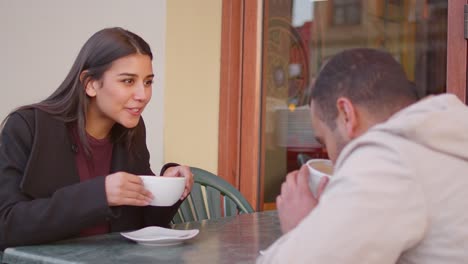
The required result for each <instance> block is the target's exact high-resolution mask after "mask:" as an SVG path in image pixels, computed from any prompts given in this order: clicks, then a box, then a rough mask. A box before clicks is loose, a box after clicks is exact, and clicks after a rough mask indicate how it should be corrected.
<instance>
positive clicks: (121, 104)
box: [86, 53, 154, 137]
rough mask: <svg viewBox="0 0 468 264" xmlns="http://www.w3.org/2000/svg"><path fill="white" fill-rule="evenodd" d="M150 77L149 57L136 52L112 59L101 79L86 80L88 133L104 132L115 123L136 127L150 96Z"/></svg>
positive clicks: (151, 79) (99, 135) (151, 75)
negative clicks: (88, 99)
mask: <svg viewBox="0 0 468 264" xmlns="http://www.w3.org/2000/svg"><path fill="white" fill-rule="evenodd" d="M153 77H154V74H153V67H152V65H151V58H150V57H149V56H147V55H142V54H138V53H136V54H132V55H128V56H125V57H122V58H120V59H118V60H115V61H114V62H113V63H112V65H111V67H110V68H109V69H108V70H107V71H106V72H105V73H104V74H103V76H102V78H101V79H100V80H95V81H94V80H93V81H91V82H89V83H88V85H87V86H86V94H87V95H88V96H89V97H90V98H91V100H90V104H89V108H88V109H89V110H88V113H87V122H86V123H87V124H86V130H87V131H88V133H90V134H91V135H92V136H95V137H102V136H107V134H108V132H109V131H110V129H111V128H112V126H113V125H114V124H115V123H119V124H121V125H122V126H124V127H126V128H133V127H135V126H136V125H137V124H138V122H139V120H140V116H141V113H142V112H143V110H144V109H145V106H146V104H147V103H148V102H149V101H150V99H151V93H152V83H153ZM106 132H107V133H106ZM103 134H105V135H103Z"/></svg>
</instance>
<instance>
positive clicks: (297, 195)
mask: <svg viewBox="0 0 468 264" xmlns="http://www.w3.org/2000/svg"><path fill="white" fill-rule="evenodd" d="M327 183H328V177H323V178H322V179H321V180H320V183H319V187H318V192H317V197H314V196H313V194H312V192H311V190H310V189H309V170H308V168H307V166H306V165H303V166H302V167H301V169H300V170H299V171H293V172H291V173H289V174H288V175H287V176H286V181H285V182H284V183H283V185H282V186H281V194H280V195H279V196H278V197H276V206H277V208H278V216H279V219H280V223H281V230H282V231H283V233H287V232H289V231H291V230H292V229H294V228H295V227H296V226H297V225H298V224H299V223H300V222H301V221H302V219H304V218H305V217H306V216H307V215H308V214H309V213H310V212H311V211H312V209H314V208H315V207H316V206H317V204H318V202H319V197H320V195H321V194H322V192H323V190H324V189H325V186H326V185H327Z"/></svg>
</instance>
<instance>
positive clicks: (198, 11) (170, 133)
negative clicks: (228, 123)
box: [164, 0, 222, 173]
mask: <svg viewBox="0 0 468 264" xmlns="http://www.w3.org/2000/svg"><path fill="white" fill-rule="evenodd" d="M221 12H222V1H220V0H202V1H184V0H170V1H167V33H166V69H165V70H166V78H165V79H166V86H165V97H164V113H165V116H164V119H165V126H164V160H165V161H166V162H170V161H175V162H179V163H183V164H188V165H190V166H196V167H201V168H204V169H206V170H209V171H212V172H215V173H216V171H217V162H218V116H219V81H220V80H219V76H220V54H221V50H220V49H221V41H220V40H221Z"/></svg>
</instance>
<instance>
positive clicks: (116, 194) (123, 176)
mask: <svg viewBox="0 0 468 264" xmlns="http://www.w3.org/2000/svg"><path fill="white" fill-rule="evenodd" d="M105 186H106V196H107V203H108V204H109V206H118V205H133V206H146V205H149V203H150V202H151V200H153V195H152V194H151V192H149V191H148V190H146V189H145V188H144V186H143V182H142V180H141V178H140V177H138V176H136V175H133V174H130V173H126V172H116V173H113V174H110V175H108V176H107V177H106V180H105Z"/></svg>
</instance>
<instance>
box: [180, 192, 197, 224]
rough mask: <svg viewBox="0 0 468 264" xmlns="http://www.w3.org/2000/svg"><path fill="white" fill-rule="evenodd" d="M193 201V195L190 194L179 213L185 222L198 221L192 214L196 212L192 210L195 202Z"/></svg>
mask: <svg viewBox="0 0 468 264" xmlns="http://www.w3.org/2000/svg"><path fill="white" fill-rule="evenodd" d="M191 200H192V195H191V194H190V195H189V196H188V197H187V199H185V201H184V202H183V203H182V204H181V205H180V207H179V211H180V212H181V214H182V218H183V219H184V222H192V221H196V220H195V216H194V215H193V213H192V212H193V211H194V210H193V208H192V205H193V202H192V201H191Z"/></svg>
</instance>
